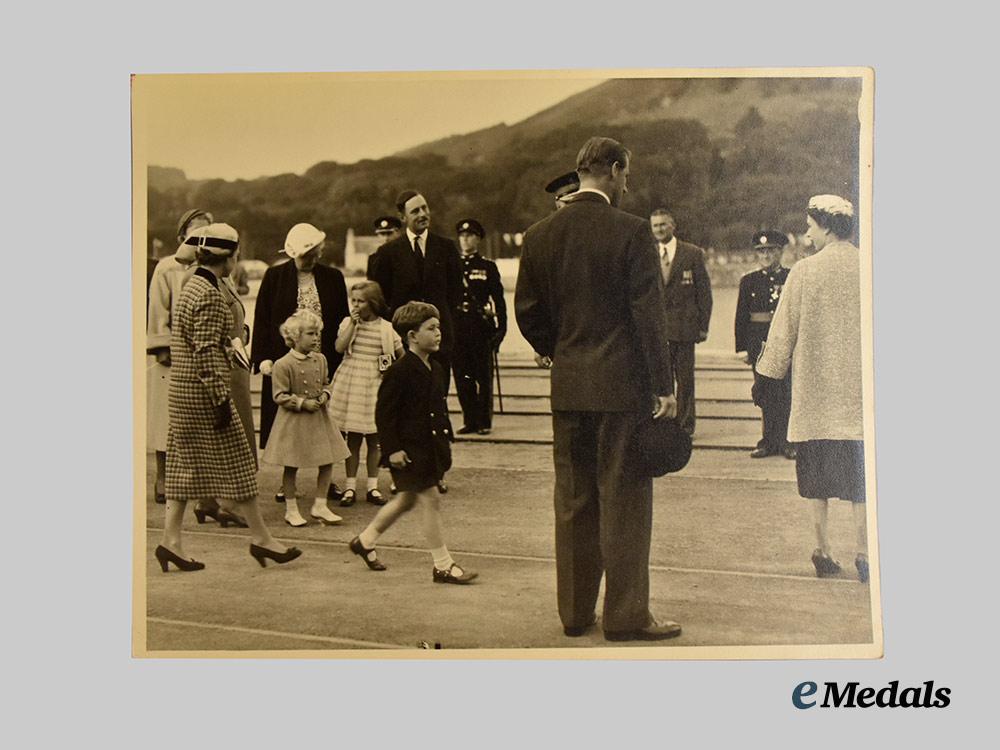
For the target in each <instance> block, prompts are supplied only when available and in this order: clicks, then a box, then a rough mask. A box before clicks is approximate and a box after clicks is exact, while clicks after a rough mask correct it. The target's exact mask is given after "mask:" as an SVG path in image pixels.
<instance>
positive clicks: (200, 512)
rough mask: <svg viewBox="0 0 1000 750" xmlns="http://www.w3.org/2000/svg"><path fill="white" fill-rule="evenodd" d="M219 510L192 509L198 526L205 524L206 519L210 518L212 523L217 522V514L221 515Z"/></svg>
mask: <svg viewBox="0 0 1000 750" xmlns="http://www.w3.org/2000/svg"><path fill="white" fill-rule="evenodd" d="M222 512H223V511H222V509H221V508H214V509H213V508H198V507H195V509H194V517H195V518H196V519H197V520H198V523H199V524H202V523H205V519H206V518H211V519H212V520H213V521H217V522H219V514H220V513H222Z"/></svg>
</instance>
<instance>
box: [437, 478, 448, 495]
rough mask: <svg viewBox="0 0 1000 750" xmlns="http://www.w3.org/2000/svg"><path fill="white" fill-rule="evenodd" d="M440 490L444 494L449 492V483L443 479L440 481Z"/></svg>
mask: <svg viewBox="0 0 1000 750" xmlns="http://www.w3.org/2000/svg"><path fill="white" fill-rule="evenodd" d="M438 492H440V493H441V494H442V495H444V494H447V492H448V483H447V482H445V481H444V480H443V479H442V480H441V481H439V482H438Z"/></svg>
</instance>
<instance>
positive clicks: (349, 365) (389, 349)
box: [330, 281, 403, 507]
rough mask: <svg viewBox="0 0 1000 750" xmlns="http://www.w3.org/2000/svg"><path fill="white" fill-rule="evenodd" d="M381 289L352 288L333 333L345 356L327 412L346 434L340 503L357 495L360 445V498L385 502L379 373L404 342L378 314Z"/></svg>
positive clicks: (372, 285) (369, 283)
mask: <svg viewBox="0 0 1000 750" xmlns="http://www.w3.org/2000/svg"><path fill="white" fill-rule="evenodd" d="M385 309H386V304H385V297H383V295H382V287H380V286H379V285H378V284H377V283H376V282H374V281H362V282H359V283H357V284H355V285H354V286H352V287H351V314H350V316H349V317H346V318H344V320H343V322H342V323H341V324H340V328H339V329H338V331H337V341H336V344H335V346H336V349H337V352H338V353H342V354H343V355H344V359H343V361H342V362H341V364H340V367H338V368H337V372H336V373H334V376H333V383H332V396H331V399H330V413H331V415H332V417H333V421H334V422H336V423H337V425H339V426H340V429H341V430H342V431H343V432H345V433H347V447H348V448H350V450H351V455H350V456H349V457H348V458H347V461H346V468H347V489H346V490H345V492H344V495H343V497H342V498H341V500H340V504H341V505H342V506H345V507H347V506H351V505H354V502H355V499H356V496H357V476H356V475H357V473H358V467H359V466H360V464H361V443H362V441H364V443H365V444H366V446H367V460H366V464H367V469H368V483H367V487H366V495H365V499H366V500H367V501H368V502H370V503H373V504H374V505H385V502H386V501H385V499H384V498H383V497H382V493H381V492H379V490H378V467H379V448H378V435H377V434H376V433H377V431H376V429H375V401H376V398H377V397H378V387H379V384H380V383H381V382H382V373H383V372H384V371H385V370H386V369H388V367H389V365H390V364H391V363H392V361H393V360H394V359H397V358H399V357H401V356H402V355H403V342H402V340H401V339H400V338H399V334H398V333H396V331H395V330H393V327H392V324H391V323H390V322H389V321H387V320H385V319H383V318H381V317H379V316H380V315H381V314H382V313H383V312H385Z"/></svg>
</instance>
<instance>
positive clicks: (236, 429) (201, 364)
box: [155, 224, 301, 572]
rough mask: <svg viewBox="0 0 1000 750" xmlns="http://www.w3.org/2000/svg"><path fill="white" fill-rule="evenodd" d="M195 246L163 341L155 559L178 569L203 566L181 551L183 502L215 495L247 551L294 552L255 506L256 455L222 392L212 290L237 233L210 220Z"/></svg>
mask: <svg viewBox="0 0 1000 750" xmlns="http://www.w3.org/2000/svg"><path fill="white" fill-rule="evenodd" d="M186 242H187V243H189V244H192V245H195V246H196V247H197V259H198V263H199V268H198V269H197V270H196V271H195V272H194V275H193V276H192V277H191V279H190V280H189V281H188V282H187V283H186V284H185V286H184V288H183V290H182V292H181V294H180V297H179V299H178V300H177V303H176V308H175V321H174V325H173V328H172V332H171V339H170V357H171V362H172V371H171V378H170V394H169V409H170V428H169V432H168V435H167V477H166V495H167V507H166V516H165V519H164V528H163V541H162V543H161V544H160V545H159V546H158V547H157V548H156V553H155V554H156V559H157V561H158V562H159V563H160V567H161V568H162V570H163V571H164V572H166V571H167V569H168V563H173V564H174V565H175V566H177V567H178V568H179V569H181V570H185V571H191V570H201V569H202V568H204V567H205V566H204V564H202V563H200V562H198V561H197V560H193V559H191V558H190V557H188V556H187V554H186V553H185V552H184V547H183V541H182V539H181V523H182V521H183V518H184V511H185V509H186V508H187V503H188V501H191V500H194V501H198V500H212V499H215V500H218V501H219V502H220V504H221V505H222V506H223V507H225V508H226V509H227V510H234V509H235V508H236V506H237V505H238V506H239V511H240V513H241V514H242V515H244V516H245V518H246V521H247V523H248V524H249V526H250V533H251V536H252V542H251V544H250V554H251V555H253V557H254V558H255V559H256V560H257V561H258V562H259V563H260V564H261V565H265V564H266V563H265V561H266V560H267V559H272V560H275V561H276V562H279V563H280V562H288V561H289V560H293V559H295V558H296V557H298V556H299V555H300V554H301V552H300V551H299V550H298V549H296V548H294V547H292V548H286V547H285V546H284V545H282V544H280V543H279V542H277V541H276V540H275V539H274V538H273V537H272V536H271V533H270V532H269V531H268V529H267V527H266V526H265V525H264V520H263V518H262V517H261V514H260V509H259V508H258V506H257V479H256V475H255V474H256V458H255V456H254V455H253V452H252V451H251V448H250V445H249V443H248V440H247V436H246V432H245V431H244V427H243V423H242V421H241V420H240V417H239V414H238V412H237V411H236V407H235V405H234V403H233V400H232V397H231V395H232V394H231V391H230V370H231V368H232V367H233V361H232V357H233V350H232V344H231V343H230V342H231V339H230V337H229V332H230V329H231V328H232V326H233V319H232V314H231V313H230V310H229V306H228V305H227V303H226V300H225V298H224V297H223V294H222V292H221V291H220V286H221V284H222V279H223V278H224V277H225V276H228V275H229V274H230V273H232V271H233V268H234V267H235V264H236V260H237V258H238V249H239V236H238V235H237V233H236V230H235V229H233V228H232V227H230V226H229V225H227V224H210V225H208V226H206V227H202V228H199V229H197V230H195V231H194V232H192V234H191V235H190V236H189V237H188V239H187V240H186Z"/></svg>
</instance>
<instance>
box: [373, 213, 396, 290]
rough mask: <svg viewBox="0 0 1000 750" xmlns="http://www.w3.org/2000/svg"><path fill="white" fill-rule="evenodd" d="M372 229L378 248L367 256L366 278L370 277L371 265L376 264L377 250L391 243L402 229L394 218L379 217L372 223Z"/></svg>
mask: <svg viewBox="0 0 1000 750" xmlns="http://www.w3.org/2000/svg"><path fill="white" fill-rule="evenodd" d="M372 228H373V229H374V230H375V236H376V237H378V240H379V242H378V248H377V249H376V250H375V252H374V253H372V254H371V255H369V256H368V272H367V275H368V278H369V279H370V278H371V277H372V265H373V264H374V263H377V262H378V261H377V260H376V257H377V256H378V252H379V250H381V249H382V246H383V245H385V244H386V243H388V242H392V241H393V240H394V239H396V238H397V237H399V234H400V231H401V230H402V228H403V224H402V222H401V221H400V220H399V219H397V218H396V217H395V216H379V217H378V218H377V219H375V221H374V222H372Z"/></svg>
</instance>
